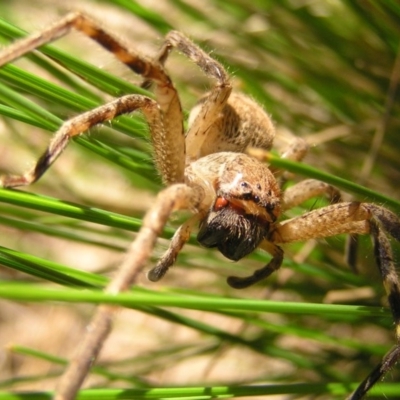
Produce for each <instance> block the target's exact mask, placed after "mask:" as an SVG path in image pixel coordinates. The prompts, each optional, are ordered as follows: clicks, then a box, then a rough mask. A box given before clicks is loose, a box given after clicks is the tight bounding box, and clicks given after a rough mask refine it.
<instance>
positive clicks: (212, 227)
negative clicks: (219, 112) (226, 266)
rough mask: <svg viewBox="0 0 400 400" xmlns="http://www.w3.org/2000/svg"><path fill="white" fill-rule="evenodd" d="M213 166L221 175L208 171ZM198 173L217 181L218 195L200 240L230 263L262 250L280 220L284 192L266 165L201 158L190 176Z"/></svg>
mask: <svg viewBox="0 0 400 400" xmlns="http://www.w3.org/2000/svg"><path fill="white" fill-rule="evenodd" d="M213 166H218V171H217V173H216V171H211V172H209V171H208V170H209V169H210V167H211V169H213ZM244 166H245V168H243V167H244ZM194 171H197V173H200V174H201V176H207V175H209V176H210V177H211V176H212V177H213V180H212V190H213V192H214V193H213V194H212V197H213V200H212V204H211V207H210V208H209V210H208V211H207V214H206V216H205V217H204V218H203V219H202V220H201V221H200V228H199V232H198V234H197V240H198V241H199V242H200V243H201V244H202V245H203V246H205V247H217V248H218V250H219V251H220V252H221V253H222V254H223V255H224V256H226V257H227V258H229V259H230V260H234V261H237V260H240V259H241V258H243V257H244V256H246V255H248V254H249V253H251V252H252V251H253V250H254V249H255V248H257V247H258V246H259V244H260V243H261V241H262V240H263V239H264V238H265V237H266V236H267V234H268V232H269V230H270V226H271V224H272V223H273V222H275V221H276V219H277V217H278V216H279V213H280V190H279V188H278V185H277V183H276V181H275V178H274V177H273V175H272V173H271V171H270V170H269V169H268V168H267V167H266V166H265V165H264V164H261V163H259V162H258V161H256V160H255V159H253V158H251V157H249V156H247V155H245V154H241V153H230V152H221V153H216V154H212V155H209V156H205V157H203V158H201V159H200V160H198V161H197V162H195V163H193V167H192V168H190V169H189V171H188V173H189V176H190V174H193V173H194ZM207 182H209V180H208V181H207ZM207 187H209V188H210V186H207Z"/></svg>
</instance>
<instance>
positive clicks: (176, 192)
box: [54, 184, 204, 400]
mask: <svg viewBox="0 0 400 400" xmlns="http://www.w3.org/2000/svg"><path fill="white" fill-rule="evenodd" d="M203 195H204V193H203V190H202V189H201V188H199V187H189V186H187V185H185V184H176V185H172V186H169V187H168V188H166V189H164V190H163V191H162V192H160V193H159V194H158V196H157V199H156V201H155V203H154V205H153V206H152V207H151V209H150V210H149V211H148V212H147V213H146V215H145V217H144V219H143V224H142V227H141V228H140V230H139V232H138V234H137V236H136V239H135V240H134V242H132V244H131V245H130V247H129V249H128V252H127V254H126V256H125V259H124V261H123V262H122V264H121V266H120V268H119V269H118V271H117V272H116V275H115V277H114V278H113V279H112V281H111V282H110V283H109V285H108V286H107V288H106V289H105V291H106V292H107V293H111V294H116V293H119V292H122V291H125V290H127V289H129V287H130V286H131V285H132V284H133V283H134V282H135V281H136V279H137V277H138V276H139V274H140V273H141V271H142V269H143V267H144V265H145V264H146V261H147V260H148V258H149V257H150V255H151V252H152V250H153V248H154V245H155V242H156V240H157V237H158V236H159V235H160V234H161V232H162V230H163V228H164V226H165V224H166V223H167V221H168V218H169V216H170V215H171V213H172V212H173V211H177V210H183V209H185V210H191V209H193V208H196V207H198V206H199V205H200V203H201V201H202V200H203ZM117 310H118V307H116V306H113V305H109V304H104V305H100V306H99V307H98V308H97V310H96V314H95V316H94V317H93V319H92V321H91V323H90V325H89V327H88V328H87V330H86V333H85V335H84V337H83V338H82V341H81V342H80V343H79V346H78V349H77V353H76V354H75V356H74V357H73V359H72V360H71V362H70V363H69V364H68V366H67V368H66V370H65V372H64V374H63V375H62V377H61V378H60V381H59V382H58V385H57V388H56V393H55V395H54V399H55V400H73V399H75V397H76V394H77V392H78V390H79V388H80V386H81V385H82V383H83V381H84V379H85V378H86V375H87V373H88V371H89V369H90V367H91V365H92V364H93V362H94V361H95V359H96V358H97V356H98V354H99V352H100V350H101V348H102V345H103V343H104V341H105V339H106V337H107V336H108V334H109V332H110V330H111V327H112V321H113V317H114V314H115V312H116V311H117Z"/></svg>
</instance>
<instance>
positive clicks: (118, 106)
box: [0, 95, 164, 187]
mask: <svg viewBox="0 0 400 400" xmlns="http://www.w3.org/2000/svg"><path fill="white" fill-rule="evenodd" d="M137 109H140V110H141V111H142V112H143V114H144V115H145V117H146V118H147V122H148V124H149V127H150V131H151V132H152V136H153V137H160V136H163V135H164V127H163V125H162V118H161V114H160V110H159V108H158V105H157V103H156V102H155V101H154V100H152V99H149V98H148V97H145V96H141V95H128V96H124V97H121V98H119V99H117V100H114V101H112V102H110V103H108V104H104V105H102V106H100V107H98V108H95V109H94V110H91V111H87V112H85V113H83V114H81V115H78V116H76V117H74V118H72V119H70V120H68V121H66V122H65V123H64V124H63V125H62V126H61V128H60V129H59V130H58V131H57V132H56V134H55V135H54V137H53V139H52V140H51V142H50V145H49V146H48V148H47V149H46V151H45V152H44V153H43V154H42V156H41V157H40V158H39V160H38V161H37V162H36V164H35V165H34V166H33V167H32V168H31V169H30V170H28V171H27V172H25V173H24V174H22V175H2V176H0V186H2V187H17V186H24V185H30V184H31V183H34V182H36V181H37V180H38V179H39V178H40V177H41V176H42V175H43V174H44V173H45V172H46V170H47V169H48V168H49V167H50V166H51V165H52V164H53V162H54V161H55V160H56V159H57V158H58V156H59V155H60V154H61V153H62V152H63V150H64V149H65V148H66V147H67V145H68V143H69V141H70V139H71V138H73V137H74V136H77V135H80V134H81V133H83V132H85V131H87V130H88V129H90V128H91V127H93V126H95V125H98V124H101V123H103V122H105V121H110V120H112V119H114V118H116V117H117V116H119V115H121V114H126V113H130V112H132V111H135V110H137Z"/></svg>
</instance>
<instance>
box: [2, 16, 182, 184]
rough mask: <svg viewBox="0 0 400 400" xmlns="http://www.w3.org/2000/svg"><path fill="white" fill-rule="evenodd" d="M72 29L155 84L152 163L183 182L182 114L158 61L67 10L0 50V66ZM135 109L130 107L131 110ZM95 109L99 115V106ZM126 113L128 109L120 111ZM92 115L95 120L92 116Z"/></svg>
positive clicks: (171, 178)
mask: <svg viewBox="0 0 400 400" xmlns="http://www.w3.org/2000/svg"><path fill="white" fill-rule="evenodd" d="M72 29H76V30H78V31H80V32H81V33H83V34H84V35H86V36H88V37H90V38H91V39H93V40H94V41H96V42H97V43H98V44H100V45H101V46H102V47H103V48H105V49H106V50H108V51H110V52H111V53H112V54H113V55H114V56H115V57H116V58H117V59H118V60H120V61H121V62H122V63H124V64H125V65H126V66H127V67H129V68H130V69H131V70H132V71H134V72H135V73H137V74H139V75H141V76H143V77H144V78H146V79H150V80H152V81H153V82H154V83H155V85H156V86H155V90H154V93H155V96H156V101H157V104H158V107H159V108H160V109H161V112H162V118H161V120H162V121H163V123H164V128H163V130H161V131H155V132H152V142H153V148H154V158H155V162H156V164H157V168H158V170H159V171H160V173H161V176H162V178H163V180H164V182H165V183H166V184H172V183H178V182H183V181H184V178H183V177H184V168H185V136H184V130H183V114H182V108H181V104H180V100H179V97H178V93H177V92H176V89H175V88H174V86H173V84H172V82H171V79H170V78H169V76H168V75H167V73H166V72H165V71H164V68H163V66H162V65H161V64H160V63H158V62H157V61H153V60H150V59H149V58H147V57H144V56H142V55H140V54H139V53H137V52H135V51H133V50H131V49H128V47H127V46H125V45H124V44H123V43H122V42H121V41H119V40H117V39H115V38H114V37H113V36H112V35H110V34H109V33H108V32H106V31H105V30H104V29H102V28H101V27H99V26H98V24H97V22H96V21H93V20H92V19H90V18H88V17H87V16H86V15H84V14H81V13H77V12H74V13H70V14H68V15H66V16H65V17H64V18H62V19H60V20H59V21H57V22H56V23H54V24H53V25H51V26H50V27H49V28H47V29H44V30H43V31H41V32H38V33H36V34H33V35H30V36H28V37H26V38H23V39H20V40H18V41H16V42H15V43H13V44H12V45H10V46H8V47H6V48H5V49H4V50H2V51H1V52H0V66H1V65H4V64H7V63H9V62H11V61H13V60H15V59H17V58H19V57H21V56H22V55H24V54H26V53H28V52H30V51H32V50H35V49H37V48H38V47H40V46H42V45H45V44H47V43H49V42H52V41H54V40H57V39H59V38H61V37H62V36H65V35H67V34H68V33H69V32H70V31H71V30H72ZM57 62H58V63H59V64H62V61H60V60H57ZM135 109H136V108H135V107H133V108H132V110H131V111H134V110H135ZM96 110H97V114H98V115H99V114H100V112H101V107H99V109H96ZM126 112H129V111H125V112H124V113H126ZM115 116H117V114H116V115H115ZM93 118H94V119H95V118H96V117H93ZM106 120H107V119H106V118H105V119H104V120H103V121H99V122H94V123H93V124H92V126H93V125H95V124H96V123H100V122H104V121H106ZM88 127H90V126H88ZM81 132H83V130H82V131H81Z"/></svg>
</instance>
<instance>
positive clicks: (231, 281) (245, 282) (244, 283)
mask: <svg viewBox="0 0 400 400" xmlns="http://www.w3.org/2000/svg"><path fill="white" fill-rule="evenodd" d="M226 281H227V283H228V285H229V286H230V287H233V288H234V289H246V288H247V287H249V286H251V285H252V284H253V283H254V282H253V281H249V279H248V278H239V277H238V276H229V277H228V278H227V280H226Z"/></svg>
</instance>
